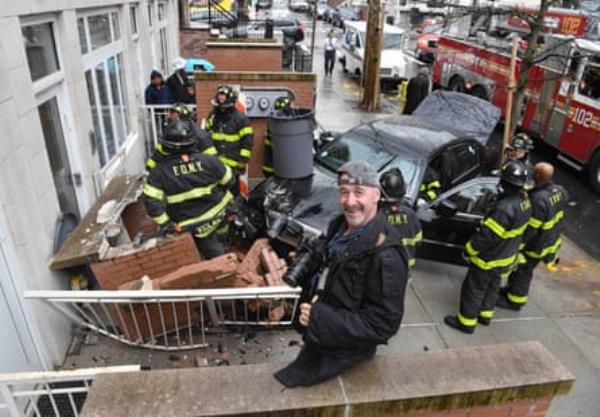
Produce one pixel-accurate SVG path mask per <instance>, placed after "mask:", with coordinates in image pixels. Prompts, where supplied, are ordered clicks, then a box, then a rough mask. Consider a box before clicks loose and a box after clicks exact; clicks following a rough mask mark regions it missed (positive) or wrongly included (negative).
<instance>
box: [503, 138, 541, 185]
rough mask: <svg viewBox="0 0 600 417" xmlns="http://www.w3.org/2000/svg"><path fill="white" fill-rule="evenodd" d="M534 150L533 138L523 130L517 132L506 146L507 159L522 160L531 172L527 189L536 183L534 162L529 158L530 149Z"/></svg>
mask: <svg viewBox="0 0 600 417" xmlns="http://www.w3.org/2000/svg"><path fill="white" fill-rule="evenodd" d="M532 150H533V140H531V138H530V137H529V135H528V134H527V133H524V132H521V133H517V134H516V135H515V136H513V138H512V139H511V140H510V143H509V144H508V145H507V146H506V159H514V160H516V161H521V162H523V163H524V164H525V166H526V167H527V172H528V173H529V177H528V178H527V183H526V184H525V190H531V189H532V188H533V187H534V185H535V183H534V181H533V177H532V175H533V164H532V163H531V159H529V151H532Z"/></svg>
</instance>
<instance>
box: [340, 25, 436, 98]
mask: <svg viewBox="0 0 600 417" xmlns="http://www.w3.org/2000/svg"><path fill="white" fill-rule="evenodd" d="M344 25H345V30H344V35H343V37H342V40H341V42H340V43H339V47H338V58H339V61H340V63H341V64H342V67H343V69H344V72H346V71H347V72H349V73H350V74H352V75H354V76H355V77H357V78H359V79H360V77H361V76H362V73H363V63H364V57H365V41H366V39H367V32H366V30H367V22H363V21H360V22H344ZM407 42H408V34H407V33H406V32H405V31H404V30H402V29H400V28H398V27H396V26H392V25H388V24H386V25H384V30H383V49H382V50H381V66H380V70H379V74H380V78H381V85H382V86H384V87H393V86H395V85H397V84H399V83H400V82H401V81H402V80H407V79H410V78H412V77H414V76H415V75H417V72H418V70H419V67H421V66H423V65H425V63H423V62H421V61H419V60H418V59H416V58H415V57H414V56H411V55H409V54H407V53H405V52H404V50H403V47H404V46H405V44H406V43H407Z"/></svg>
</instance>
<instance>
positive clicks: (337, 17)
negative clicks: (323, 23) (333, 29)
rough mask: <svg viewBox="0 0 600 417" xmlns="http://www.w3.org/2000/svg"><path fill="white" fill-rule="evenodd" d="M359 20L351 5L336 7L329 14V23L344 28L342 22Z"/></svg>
mask: <svg viewBox="0 0 600 417" xmlns="http://www.w3.org/2000/svg"><path fill="white" fill-rule="evenodd" d="M355 20H360V16H359V15H358V13H357V12H356V10H354V9H353V8H352V7H348V6H343V7H336V8H335V9H334V11H333V13H332V14H331V19H330V23H331V24H332V25H333V26H337V27H340V28H342V29H343V28H344V22H350V21H355Z"/></svg>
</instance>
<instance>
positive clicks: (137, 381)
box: [82, 342, 574, 417]
mask: <svg viewBox="0 0 600 417" xmlns="http://www.w3.org/2000/svg"><path fill="white" fill-rule="evenodd" d="M283 366H284V364H276V363H265V364H258V365H243V366H230V367H216V368H194V369H174V370H162V371H148V372H137V373H126V374H118V375H110V374H107V375H99V376H98V377H96V379H95V380H94V383H93V384H92V387H91V390H90V392H89V394H88V397H87V400H86V403H85V406H84V409H83V412H82V416H83V417H108V416H110V417H121V416H123V417H125V416H127V417H137V416H140V417H141V416H147V415H152V416H181V415H186V416H217V415H219V416H242V415H253V416H256V415H271V416H295V415H298V416H299V415H314V416H317V415H319V416H320V415H327V416H338V415H339V416H342V415H344V411H345V410H348V409H349V408H350V409H351V410H352V411H351V412H352V414H353V415H378V416H386V415H389V416H392V415H402V413H407V412H409V411H422V410H435V411H440V410H452V409H457V408H465V407H473V406H479V405H492V404H501V403H506V402H509V401H518V400H524V399H538V398H545V397H552V396H555V395H558V394H565V393H567V392H568V391H569V390H570V388H571V387H572V385H573V383H574V377H573V375H572V374H571V373H570V372H569V371H568V370H567V369H566V368H565V367H564V366H563V365H562V364H561V363H560V362H559V361H558V360H557V359H556V358H555V357H554V356H553V355H552V354H551V353H550V352H549V351H548V350H547V349H546V348H545V347H544V346H543V345H542V344H541V343H539V342H522V343H509V344H502V345H490V346H477V347H468V348H462V349H447V350H440V351H434V352H428V353H423V354H411V355H378V356H376V357H375V358H374V359H373V360H371V361H368V362H365V363H363V364H362V365H360V366H358V367H356V368H354V369H353V370H351V371H350V372H348V373H346V374H344V375H342V376H341V377H338V378H334V379H332V380H330V381H327V382H325V383H323V384H319V385H316V386H313V387H308V388H295V389H284V388H283V386H282V385H280V384H279V383H278V382H277V381H276V380H275V378H274V377H273V372H275V371H276V370H277V369H280V368H281V367H283ZM307 410H311V413H309V414H302V413H306V411H307Z"/></svg>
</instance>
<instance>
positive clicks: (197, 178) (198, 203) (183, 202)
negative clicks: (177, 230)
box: [143, 152, 233, 238]
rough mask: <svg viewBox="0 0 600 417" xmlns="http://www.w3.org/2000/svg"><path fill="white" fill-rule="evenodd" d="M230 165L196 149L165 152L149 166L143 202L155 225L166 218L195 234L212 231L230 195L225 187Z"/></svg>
mask: <svg viewBox="0 0 600 417" xmlns="http://www.w3.org/2000/svg"><path fill="white" fill-rule="evenodd" d="M232 180H233V175H232V172H231V169H230V168H228V167H226V166H224V165H223V164H222V163H221V161H219V160H218V159H217V158H216V157H214V156H208V155H204V154H202V153H200V152H190V153H180V154H176V153H174V154H169V155H167V156H165V157H164V159H163V160H162V161H161V162H159V163H157V165H156V166H155V167H154V168H152V169H150V170H149V175H148V179H147V181H146V184H145V185H144V191H143V193H144V204H145V206H146V210H147V212H148V214H149V215H150V217H152V218H153V219H154V221H156V222H157V223H158V224H159V225H161V226H162V225H165V224H167V223H169V222H173V223H176V224H177V225H178V226H180V227H182V228H185V229H190V230H193V231H194V233H195V236H197V237H199V238H203V237H206V236H208V235H210V234H211V233H212V232H214V231H215V230H216V229H217V228H218V226H219V225H220V224H221V222H222V220H223V219H224V217H225V214H226V213H225V209H226V208H227V206H228V204H229V202H230V201H232V200H233V196H232V195H231V193H230V192H229V191H227V189H226V187H227V186H229V185H230V183H231V182H232Z"/></svg>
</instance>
